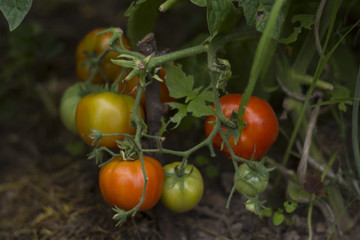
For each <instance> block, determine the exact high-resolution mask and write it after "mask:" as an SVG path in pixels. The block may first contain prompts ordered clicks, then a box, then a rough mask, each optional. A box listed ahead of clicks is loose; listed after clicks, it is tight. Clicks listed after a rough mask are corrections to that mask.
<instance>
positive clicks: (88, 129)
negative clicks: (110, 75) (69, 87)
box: [76, 92, 144, 148]
mask: <svg viewBox="0 0 360 240" xmlns="http://www.w3.org/2000/svg"><path fill="white" fill-rule="evenodd" d="M134 105H135V99H134V98H133V97H131V96H129V95H119V94H117V93H113V92H101V93H94V94H89V95H87V96H85V97H84V98H82V99H81V100H80V102H79V104H78V106H77V109H76V128H77V132H78V134H79V135H80V137H81V138H82V139H83V140H84V141H85V142H86V143H88V144H89V145H92V142H93V140H94V139H93V138H92V137H90V134H92V133H93V130H98V131H100V132H101V133H103V134H104V133H105V134H116V133H120V134H131V135H134V134H135V132H136V129H135V128H134V127H132V126H131V125H130V121H131V114H132V111H133V108H134ZM138 114H139V116H140V117H142V118H144V112H143V110H142V108H141V106H139V108H138ZM123 139H124V137H123V136H103V137H102V138H101V139H100V141H99V142H98V145H99V146H105V147H107V148H116V147H117V143H116V140H118V141H121V140H123Z"/></svg>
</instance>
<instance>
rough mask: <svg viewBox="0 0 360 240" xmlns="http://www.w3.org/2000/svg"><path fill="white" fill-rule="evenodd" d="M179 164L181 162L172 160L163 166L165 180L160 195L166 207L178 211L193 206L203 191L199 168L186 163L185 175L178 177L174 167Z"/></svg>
mask: <svg viewBox="0 0 360 240" xmlns="http://www.w3.org/2000/svg"><path fill="white" fill-rule="evenodd" d="M180 165H181V162H174V163H170V164H167V165H166V166H164V171H165V182H164V189H163V193H162V195H161V202H162V203H163V204H164V205H165V206H166V207H167V208H168V209H170V210H172V211H173V212H178V213H180V212H186V211H189V210H190V209H192V208H194V207H195V206H196V205H197V204H198V203H199V201H200V200H201V198H202V196H203V193H204V181H203V178H202V176H201V173H200V172H199V170H198V169H197V168H196V167H194V166H193V165H191V164H187V165H186V168H185V175H184V176H181V177H178V176H176V173H175V167H176V166H180ZM191 170H192V172H191ZM190 173H191V174H190Z"/></svg>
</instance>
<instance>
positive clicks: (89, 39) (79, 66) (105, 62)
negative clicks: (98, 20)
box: [76, 28, 130, 83]
mask: <svg viewBox="0 0 360 240" xmlns="http://www.w3.org/2000/svg"><path fill="white" fill-rule="evenodd" d="M105 29H106V28H98V29H94V30H92V31H91V32H89V33H88V34H87V35H86V36H85V37H84V38H83V39H82V40H81V41H80V42H79V44H78V46H77V48H76V73H77V75H78V77H79V78H80V80H81V81H86V80H87V79H88V78H89V77H90V76H91V72H90V71H88V67H89V65H84V64H83V62H84V61H85V60H86V59H87V58H88V57H87V56H86V54H85V53H84V51H87V52H89V53H96V54H97V55H100V54H101V53H103V52H104V51H105V50H106V49H108V48H109V45H110V42H109V41H110V38H111V36H112V33H110V32H109V33H102V34H98V33H99V32H101V31H103V30H105ZM122 40H123V42H124V44H125V45H126V46H130V42H129V40H128V39H127V38H126V37H125V36H123V39H122ZM128 48H130V47H128ZM117 56H118V54H117V53H116V52H114V51H110V52H109V53H107V54H106V55H105V56H104V57H103V59H102V64H101V66H100V69H101V70H102V71H103V72H104V74H105V77H106V78H107V80H109V81H112V80H113V79H115V77H116V76H117V75H118V74H119V72H121V70H122V67H120V66H118V65H115V64H113V63H112V62H111V61H110V60H111V59H115V58H117ZM104 82H105V79H104V77H103V76H102V75H101V74H100V73H97V74H96V75H95V77H94V78H93V80H92V83H104Z"/></svg>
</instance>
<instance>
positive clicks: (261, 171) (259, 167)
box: [246, 157, 275, 178]
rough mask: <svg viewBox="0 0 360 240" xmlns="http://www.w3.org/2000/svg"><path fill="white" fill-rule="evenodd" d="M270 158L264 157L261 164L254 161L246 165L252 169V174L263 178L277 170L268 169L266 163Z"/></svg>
mask: <svg viewBox="0 0 360 240" xmlns="http://www.w3.org/2000/svg"><path fill="white" fill-rule="evenodd" d="M267 159H268V157H264V158H263V159H262V160H261V161H260V162H256V161H254V160H253V159H252V161H250V162H247V163H246V164H247V165H248V166H249V168H250V169H251V171H252V173H253V174H255V175H256V176H258V177H260V178H262V177H264V176H266V175H268V173H269V172H271V171H273V170H274V169H275V168H266V167H265V165H264V164H265V162H266V161H267Z"/></svg>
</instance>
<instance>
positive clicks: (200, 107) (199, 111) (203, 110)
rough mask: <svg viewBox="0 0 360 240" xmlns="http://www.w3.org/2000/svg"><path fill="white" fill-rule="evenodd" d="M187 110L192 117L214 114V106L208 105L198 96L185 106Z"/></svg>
mask: <svg viewBox="0 0 360 240" xmlns="http://www.w3.org/2000/svg"><path fill="white" fill-rule="evenodd" d="M187 110H188V112H191V113H192V115H193V116H194V117H203V116H209V115H213V114H214V108H212V107H211V106H210V105H206V103H205V101H204V100H202V99H199V98H196V99H194V100H192V101H191V102H190V103H189V105H188V108H187Z"/></svg>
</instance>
